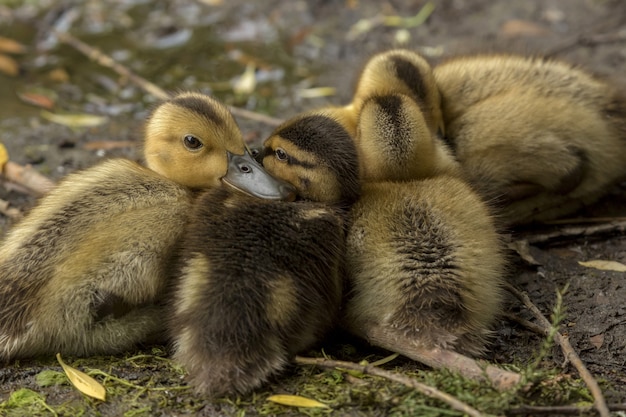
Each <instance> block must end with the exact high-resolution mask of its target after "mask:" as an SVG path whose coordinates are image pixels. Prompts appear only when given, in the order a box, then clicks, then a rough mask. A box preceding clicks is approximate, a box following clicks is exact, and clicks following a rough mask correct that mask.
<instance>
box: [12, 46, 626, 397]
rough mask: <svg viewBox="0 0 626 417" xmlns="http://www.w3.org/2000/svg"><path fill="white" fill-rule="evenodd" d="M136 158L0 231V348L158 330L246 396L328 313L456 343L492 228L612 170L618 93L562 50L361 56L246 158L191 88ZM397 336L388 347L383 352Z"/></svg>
mask: <svg viewBox="0 0 626 417" xmlns="http://www.w3.org/2000/svg"><path fill="white" fill-rule="evenodd" d="M144 154H145V163H146V167H143V166H140V165H139V164H136V163H134V162H130V161H126V160H109V161H107V162H103V163H101V164H99V165H97V166H95V167H92V168H90V169H87V170H83V171H80V172H77V173H74V174H71V175H69V176H68V177H67V178H66V179H64V180H63V181H62V182H61V183H60V184H59V186H58V187H57V188H56V189H55V190H53V191H51V192H50V193H49V194H48V195H46V196H45V197H44V198H42V200H41V201H40V203H39V204H38V205H37V206H36V207H35V208H34V209H33V210H32V211H31V212H30V213H29V214H28V215H27V216H26V218H25V219H24V220H23V221H22V222H21V223H19V224H18V225H17V226H15V227H14V228H13V230H11V231H10V232H9V233H8V235H7V236H6V237H5V239H4V243H3V244H2V246H0V360H2V361H7V360H11V359H14V358H20V357H27V356H33V355H44V354H54V353H56V352H61V353H64V354H75V355H90V354H97V353H116V352H121V351H124V350H128V349H131V348H133V347H134V346H136V345H137V344H140V343H146V342H152V341H163V340H168V341H170V342H171V345H172V349H173V358H174V359H175V360H176V361H177V362H178V363H180V364H182V365H183V366H184V367H185V368H186V369H187V371H188V372H189V376H190V379H191V382H192V384H193V385H194V386H195V387H196V389H197V390H198V391H199V392H201V393H204V394H207V395H210V396H219V395H224V394H229V393H246V392H248V391H250V390H251V389H254V388H256V387H258V386H260V385H261V384H262V383H263V382H264V381H266V380H267V379H268V378H269V377H271V376H272V375H274V374H276V373H278V372H280V371H281V370H282V369H283V368H284V367H285V366H286V365H287V364H288V363H289V361H290V359H291V358H292V357H293V355H295V354H296V353H298V352H301V351H303V350H305V349H307V348H309V347H311V346H312V345H314V344H315V343H317V342H319V341H320V340H321V339H322V337H323V336H324V334H325V333H326V332H327V331H328V330H329V329H330V328H331V327H333V326H335V325H338V324H339V325H340V326H341V327H342V328H344V329H346V330H347V331H349V332H351V333H353V334H355V335H357V336H360V337H363V338H365V339H367V340H369V341H370V342H371V343H373V344H375V345H378V346H381V347H384V348H387V349H390V350H395V351H400V352H402V353H405V354H407V355H408V356H411V355H410V349H406V348H405V347H406V346H409V347H414V348H415V349H435V348H437V349H450V350H454V351H458V352H461V353H467V354H471V355H477V354H480V353H482V352H483V351H484V350H485V345H486V342H487V341H488V339H489V334H490V331H491V328H492V326H493V323H494V321H495V319H496V317H497V314H498V312H499V309H500V305H501V302H502V298H503V295H502V291H501V286H502V283H503V280H504V276H505V274H506V266H505V254H504V251H503V242H502V240H501V238H500V236H499V233H498V228H499V227H502V226H511V225H516V224H524V223H528V222H531V221H541V220H546V219H550V218H554V217H556V216H561V215H564V214H566V213H571V212H573V211H575V210H577V209H578V208H580V207H581V206H582V205H585V204H589V203H591V202H593V201H594V200H596V199H597V198H599V196H601V195H602V193H603V192H604V191H605V190H606V189H607V188H608V187H609V186H610V185H611V184H613V183H615V182H616V181H617V180H619V179H621V178H623V177H626V158H625V156H626V103H625V101H624V100H622V99H621V98H620V96H618V95H617V94H616V93H614V91H613V89H612V88H611V86H610V85H609V84H608V83H606V82H603V81H601V80H599V79H596V78H594V77H593V76H591V75H589V74H587V73H586V72H584V71H582V70H580V69H577V68H574V67H572V66H570V65H567V64H564V63H561V62H557V61H551V60H544V59H539V58H525V57H518V56H506V55H493V56H473V57H464V58H456V59H452V60H450V61H448V62H445V63H443V64H440V65H438V66H436V67H434V68H431V66H430V65H429V64H428V62H427V61H426V60H425V59H423V58H422V57H421V56H419V55H418V54H416V53H415V52H412V51H408V50H392V51H388V52H384V53H381V54H378V55H375V56H374V57H372V58H371V59H370V60H369V61H368V62H367V64H366V65H365V67H364V69H363V70H362V72H361V75H360V77H359V80H358V83H357V85H356V90H355V93H354V97H353V100H352V102H351V103H350V104H348V105H346V106H341V107H332V108H324V109H318V110H314V111H309V112H305V113H302V114H299V115H297V116H295V117H293V118H292V119H290V120H288V121H286V122H285V123H283V124H282V125H281V126H279V127H278V128H277V129H276V130H275V131H274V132H273V133H272V134H271V135H270V137H269V138H267V139H266V140H265V141H264V143H263V146H262V149H261V150H260V152H259V154H258V155H257V159H258V160H259V161H260V162H261V163H262V166H261V165H260V164H259V163H257V162H256V161H254V160H253V159H252V157H251V156H250V152H249V151H248V149H247V148H246V146H245V145H244V142H243V140H242V135H241V132H240V130H239V128H238V127H237V125H236V123H235V121H234V120H233V118H232V116H231V114H230V113H229V112H228V111H227V110H226V108H225V107H224V106H223V105H221V104H220V103H218V102H217V101H215V100H213V99H211V98H209V97H206V96H204V95H201V94H197V93H181V94H178V95H176V96H175V97H173V98H172V99H170V100H168V101H166V102H164V103H162V104H161V105H160V106H158V107H157V108H156V109H155V111H154V112H153V113H152V115H151V117H150V118H149V119H148V121H147V123H146V129H145V144H144ZM401 346H403V347H402V348H401Z"/></svg>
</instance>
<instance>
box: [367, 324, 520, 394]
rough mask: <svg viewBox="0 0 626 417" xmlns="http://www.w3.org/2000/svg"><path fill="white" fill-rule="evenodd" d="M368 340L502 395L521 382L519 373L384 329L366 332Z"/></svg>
mask: <svg viewBox="0 0 626 417" xmlns="http://www.w3.org/2000/svg"><path fill="white" fill-rule="evenodd" d="M367 340H368V341H369V342H370V343H371V344H372V345H374V346H378V347H381V348H384V349H387V350H389V351H392V352H397V353H400V354H401V355H403V356H406V357H407V358H410V359H413V360H414V361H417V362H420V363H423V364H424V365H427V366H430V367H431V368H433V369H442V368H443V369H448V370H450V371H453V372H457V373H459V374H460V375H462V376H463V377H465V378H469V379H474V380H476V381H486V382H489V383H491V385H492V386H493V387H494V388H495V389H497V390H499V391H504V390H507V389H510V388H513V387H514V386H515V385H517V384H518V383H519V382H520V381H521V379H522V377H521V375H520V374H518V373H515V372H512V371H507V370H504V369H500V368H498V367H496V366H493V365H491V364H489V363H487V362H483V361H480V362H479V361H476V360H474V359H472V358H470V357H468V356H465V355H462V354H460V353H457V352H454V351H452V350H448V349H441V348H434V349H427V348H424V347H421V346H418V345H416V344H414V343H412V342H411V341H410V340H408V339H402V338H399V337H398V336H397V335H396V334H390V333H389V332H388V331H387V329H386V328H384V327H382V326H370V327H369V328H368V329H367Z"/></svg>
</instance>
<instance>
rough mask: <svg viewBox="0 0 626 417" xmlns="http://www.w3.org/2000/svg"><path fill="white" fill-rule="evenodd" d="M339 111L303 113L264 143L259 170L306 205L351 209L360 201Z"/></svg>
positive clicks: (354, 156) (351, 151)
mask: <svg viewBox="0 0 626 417" xmlns="http://www.w3.org/2000/svg"><path fill="white" fill-rule="evenodd" d="M347 123H349V122H348V121H347V120H346V119H345V113H344V112H343V111H342V110H341V109H323V110H316V111H311V112H306V113H302V114H300V115H298V116H296V117H294V118H292V119H290V120H288V121H286V122H285V123H283V124H282V125H280V126H278V128H276V130H275V131H274V132H273V133H272V134H271V135H270V137H269V138H267V139H266V140H265V142H264V143H263V149H262V151H261V155H262V161H263V166H264V167H265V169H266V170H267V171H268V172H269V173H270V174H272V175H273V176H275V177H277V178H280V179H283V180H285V181H287V182H289V183H290V184H291V185H293V186H294V187H295V188H296V191H297V194H298V196H300V197H301V198H304V199H307V200H313V201H319V202H326V203H331V204H337V205H339V206H346V207H347V206H350V205H351V204H352V203H354V202H355V201H356V200H357V199H358V197H359V195H360V183H359V163H358V157H357V153H356V147H355V145H354V141H353V139H352V136H351V135H350V133H349V130H350V129H351V128H350V127H349V126H347Z"/></svg>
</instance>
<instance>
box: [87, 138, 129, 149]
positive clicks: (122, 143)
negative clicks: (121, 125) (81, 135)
mask: <svg viewBox="0 0 626 417" xmlns="http://www.w3.org/2000/svg"><path fill="white" fill-rule="evenodd" d="M133 146H137V142H133V141H130V140H95V141H92V142H87V143H85V144H84V145H83V149H85V150H88V151H97V150H105V151H108V150H111V149H120V148H132V147H133Z"/></svg>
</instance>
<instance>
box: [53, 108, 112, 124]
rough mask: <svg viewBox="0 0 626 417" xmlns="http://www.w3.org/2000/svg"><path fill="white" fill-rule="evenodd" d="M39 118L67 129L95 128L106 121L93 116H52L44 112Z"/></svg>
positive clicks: (101, 117)
mask: <svg viewBox="0 0 626 417" xmlns="http://www.w3.org/2000/svg"><path fill="white" fill-rule="evenodd" d="M41 117H43V118H44V119H46V120H49V121H51V122H53V123H58V124H60V125H64V126H68V127H95V126H100V125H102V124H104V123H106V121H107V118H106V117H105V116H96V115H93V114H54V113H50V112H49V111H45V110H42V111H41Z"/></svg>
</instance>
